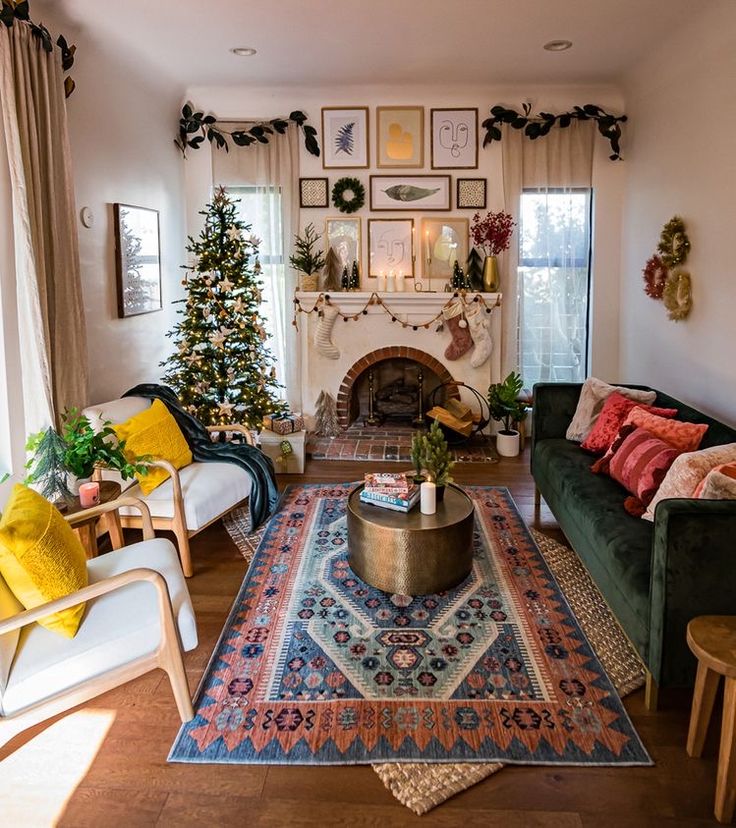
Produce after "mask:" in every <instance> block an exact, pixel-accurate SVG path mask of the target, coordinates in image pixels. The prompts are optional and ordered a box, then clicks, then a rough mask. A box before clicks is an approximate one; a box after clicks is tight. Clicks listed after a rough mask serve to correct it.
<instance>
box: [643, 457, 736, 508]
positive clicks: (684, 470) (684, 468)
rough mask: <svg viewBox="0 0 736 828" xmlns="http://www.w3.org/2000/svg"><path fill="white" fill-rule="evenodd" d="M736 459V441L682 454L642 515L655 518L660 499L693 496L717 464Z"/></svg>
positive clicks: (720, 464)
mask: <svg viewBox="0 0 736 828" xmlns="http://www.w3.org/2000/svg"><path fill="white" fill-rule="evenodd" d="M734 460H736V443H725V444H723V445H720V446H711V447H710V448H706V449H701V450H700V451H688V452H686V453H685V454H681V455H680V456H679V457H678V458H677V459H676V460H675V462H674V463H673V464H672V465H671V466H670V470H669V471H668V472H667V474H666V475H665V478H664V480H663V481H662V485H661V486H660V487H659V491H658V492H657V494H656V495H654V497H653V498H652V502H651V503H650V504H649V508H648V509H647V510H646V512H644V514H643V515H642V517H643V518H644V519H645V520H654V510H655V508H656V506H657V504H658V503H659V501H660V500H668V499H670V498H673V497H693V495H694V494H695V489H697V487H698V484H699V483H700V481H701V480H703V478H704V477H705V476H706V475H707V474H708V472H710V471H711V470H712V469H714V468H715V467H716V466H722V465H723V464H724V463H731V462H732V461H734Z"/></svg>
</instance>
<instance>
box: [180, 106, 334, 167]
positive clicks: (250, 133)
mask: <svg viewBox="0 0 736 828" xmlns="http://www.w3.org/2000/svg"><path fill="white" fill-rule="evenodd" d="M290 123H292V124H295V125H296V126H297V128H301V129H302V131H303V132H304V146H305V148H306V150H307V152H308V153H309V154H310V155H315V156H319V143H318V142H317V130H316V129H315V128H314V127H313V126H312V125H311V124H308V123H307V116H306V115H305V114H304V113H303V112H301V111H300V110H298V109H295V110H294V111H293V112H290V113H289V115H288V116H287V117H285V118H272V119H271V120H270V121H263V122H262V123H257V124H253V126H251V127H249V128H248V129H234V130H227V129H224V128H223V127H221V126H220V125H219V124H218V123H217V118H216V117H215V116H214V115H212V114H210V115H205V114H204V112H203V111H200V110H196V111H195V109H194V107H193V106H192V104H191V103H185V104H184V106H183V107H182V109H181V118H179V134H178V135H177V137H176V138H175V139H174V143H175V144H176V146H177V147H179V149H180V150H181V154H182V155H183V156H184V157H186V154H187V148H189V149H195V150H196V149H199V147H200V146H201V144H202V143H203V142H204V140H205V138H206V139H207V140H208V141H209V142H210V143H211V144H214V145H215V146H216V147H217V149H224V150H225V151H226V152H228V151H229V149H230V146H229V144H228V137H229V138H230V140H231V141H232V142H233V144H235V146H237V147H249V146H251V145H252V144H256V143H259V144H268V143H269V141H270V138H271V137H272V136H273V134H274V132H275V133H277V134H278V135H285V134H286V130H287V129H288V128H289V124H290ZM226 136H227V137H226Z"/></svg>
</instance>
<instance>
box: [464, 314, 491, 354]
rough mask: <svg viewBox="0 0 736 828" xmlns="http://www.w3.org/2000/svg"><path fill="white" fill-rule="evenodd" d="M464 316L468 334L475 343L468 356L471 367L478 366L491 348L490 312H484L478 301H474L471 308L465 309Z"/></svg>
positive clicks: (489, 352)
mask: <svg viewBox="0 0 736 828" xmlns="http://www.w3.org/2000/svg"><path fill="white" fill-rule="evenodd" d="M465 316H466V318H467V320H468V326H469V327H470V335H471V337H472V338H473V342H474V343H475V348H473V353H472V355H471V357H470V365H471V367H472V368H480V366H481V365H483V363H484V362H485V361H486V360H487V359H488V357H489V356H490V355H491V351H492V350H493V340H492V339H491V331H490V324H489V323H490V319H491V317H490V314H487V313H486V312H485V309H484V308H482V307H481V305H480V303H479V302H474V303H473V305H472V306H471V308H470V309H469V310H467V311H465Z"/></svg>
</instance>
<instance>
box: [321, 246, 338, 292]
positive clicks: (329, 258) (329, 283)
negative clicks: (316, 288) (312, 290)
mask: <svg viewBox="0 0 736 828" xmlns="http://www.w3.org/2000/svg"><path fill="white" fill-rule="evenodd" d="M340 271H341V264H340V259H339V257H338V255H337V253H335V248H334V247H330V248H329V250H328V251H327V255H326V256H325V266H324V268H323V269H322V284H321V290H324V291H327V292H329V291H339V290H340Z"/></svg>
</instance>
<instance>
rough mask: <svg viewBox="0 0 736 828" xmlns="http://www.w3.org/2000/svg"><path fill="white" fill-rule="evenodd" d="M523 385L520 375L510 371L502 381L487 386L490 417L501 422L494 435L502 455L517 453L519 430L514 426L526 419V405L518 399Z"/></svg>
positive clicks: (511, 455) (514, 454)
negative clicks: (498, 429)
mask: <svg viewBox="0 0 736 828" xmlns="http://www.w3.org/2000/svg"><path fill="white" fill-rule="evenodd" d="M523 387H524V381H523V380H522V378H521V375H520V374H518V373H516V371H512V372H511V373H510V374H509V375H508V376H507V377H506V379H505V380H504V381H503V382H495V383H493V384H492V385H491V386H490V387H489V388H488V408H489V410H490V412H491V417H492V418H493V419H494V420H496V422H500V423H502V424H503V428H502V429H501V430H500V431H499V432H498V434H497V435H496V450H497V451H498V453H499V454H500V455H501V456H502V457H516V456H517V454H518V453H519V443H520V440H519V431H518V429H516V428H514V426H516V425H518V424H519V423H521V422H523V421H524V420H525V419H526V405H525V404H524V403H523V402H521V401H520V400H519V393H520V392H521V389H522V388H523Z"/></svg>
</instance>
